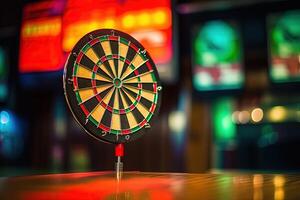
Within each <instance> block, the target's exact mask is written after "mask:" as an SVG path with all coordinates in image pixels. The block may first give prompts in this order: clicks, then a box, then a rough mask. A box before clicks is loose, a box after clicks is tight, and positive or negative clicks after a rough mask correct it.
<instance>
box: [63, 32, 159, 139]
mask: <svg viewBox="0 0 300 200" xmlns="http://www.w3.org/2000/svg"><path fill="white" fill-rule="evenodd" d="M161 88H162V87H161V85H160V81H159V76H158V73H157V70H156V66H155V64H154V62H153V60H152V59H151V57H150V55H149V54H148V52H147V51H146V50H145V49H144V48H143V46H142V45H141V44H140V43H139V42H138V41H137V40H135V39H134V38H133V37H131V36H130V35H128V34H126V33H123V32H121V31H117V30H112V29H100V30H96V31H93V32H91V33H88V34H86V35H85V36H84V37H83V38H81V39H80V40H79V41H78V42H77V44H76V45H75V47H74V48H73V50H72V52H71V53H70V55H69V57H68V60H67V62H66V65H65V71H64V90H65V96H66V99H67V102H68V104H69V107H70V109H71V111H72V113H73V115H74V117H75V119H76V120H77V121H78V123H79V124H80V125H81V126H82V127H83V128H84V129H85V131H86V132H87V133H89V134H90V135H92V136H94V137H96V138H97V139H100V140H102V141H105V142H109V143H124V142H128V141H131V140H134V139H136V138H138V137H140V136H141V135H142V134H143V133H144V132H146V130H148V129H149V128H151V125H150V121H152V119H153V116H155V115H157V112H158V108H159V104H160V91H161Z"/></svg>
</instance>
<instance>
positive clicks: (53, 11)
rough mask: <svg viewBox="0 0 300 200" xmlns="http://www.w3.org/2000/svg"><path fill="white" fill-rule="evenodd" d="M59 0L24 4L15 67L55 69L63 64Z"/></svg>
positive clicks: (26, 69) (30, 70) (32, 70)
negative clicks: (18, 62)
mask: <svg viewBox="0 0 300 200" xmlns="http://www.w3.org/2000/svg"><path fill="white" fill-rule="evenodd" d="M61 2H62V1H45V2H40V3H34V4H30V5H28V6H26V7H25V8H24V13H23V23H22V27H21V38H20V64H19V71H20V72H21V73H24V72H44V71H56V70H60V69H62V67H63V52H62V46H61V44H62V36H61V32H62V19H61V16H60V15H58V12H61V11H62V8H61V7H62V4H61Z"/></svg>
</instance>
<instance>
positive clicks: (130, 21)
mask: <svg viewBox="0 0 300 200" xmlns="http://www.w3.org/2000/svg"><path fill="white" fill-rule="evenodd" d="M122 24H123V27H124V28H132V27H134V26H135V17H134V16H133V15H126V16H124V17H123V19H122Z"/></svg>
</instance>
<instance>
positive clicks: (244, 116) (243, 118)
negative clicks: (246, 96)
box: [239, 110, 250, 124]
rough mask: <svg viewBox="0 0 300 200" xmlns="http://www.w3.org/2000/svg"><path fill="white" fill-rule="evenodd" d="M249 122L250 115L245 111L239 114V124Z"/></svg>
mask: <svg viewBox="0 0 300 200" xmlns="http://www.w3.org/2000/svg"><path fill="white" fill-rule="evenodd" d="M249 120H250V113H249V112H248V111H246V110H244V111H242V112H240V113H239V122H240V123H241V124H246V123H248V122H249Z"/></svg>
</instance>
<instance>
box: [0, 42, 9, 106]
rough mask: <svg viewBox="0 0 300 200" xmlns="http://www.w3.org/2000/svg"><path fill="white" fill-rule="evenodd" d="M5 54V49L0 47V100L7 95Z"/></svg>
mask: <svg viewBox="0 0 300 200" xmlns="http://www.w3.org/2000/svg"><path fill="white" fill-rule="evenodd" d="M7 64H8V63H7V55H6V52H5V50H4V49H3V48H2V47H0V101H3V100H5V98H6V97H7V93H8V90H7V75H8V72H7V70H8V67H7Z"/></svg>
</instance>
